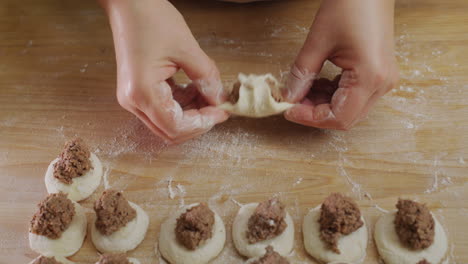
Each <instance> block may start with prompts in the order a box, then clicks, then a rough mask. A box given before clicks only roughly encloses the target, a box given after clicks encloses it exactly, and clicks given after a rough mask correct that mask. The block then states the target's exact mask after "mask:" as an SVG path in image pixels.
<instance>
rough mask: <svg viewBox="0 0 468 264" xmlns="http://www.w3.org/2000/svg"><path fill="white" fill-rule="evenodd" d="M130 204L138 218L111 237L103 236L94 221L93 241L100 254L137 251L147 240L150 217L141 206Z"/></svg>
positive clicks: (92, 228) (92, 227)
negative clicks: (144, 240) (145, 239)
mask: <svg viewBox="0 0 468 264" xmlns="http://www.w3.org/2000/svg"><path fill="white" fill-rule="evenodd" d="M128 203H129V204H130V206H131V207H132V208H133V209H135V211H136V217H135V218H133V220H131V221H130V222H128V223H127V224H126V225H125V226H124V227H121V228H119V229H118V230H117V231H115V232H113V233H112V234H111V235H108V236H106V235H103V234H101V232H99V230H98V229H97V228H96V224H95V223H96V219H94V221H93V224H92V225H91V240H92V241H93V244H94V246H95V247H96V249H97V250H99V252H105V253H125V252H127V251H130V250H133V249H135V248H136V247H137V246H138V245H139V244H140V243H141V241H143V239H144V238H145V235H146V231H147V230H148V225H149V217H148V215H147V214H146V212H145V211H144V210H143V209H142V208H141V207H140V206H138V205H136V204H134V203H132V202H130V201H129V202H128ZM94 217H95V218H96V216H94Z"/></svg>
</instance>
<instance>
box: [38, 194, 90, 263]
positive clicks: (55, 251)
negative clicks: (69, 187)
mask: <svg viewBox="0 0 468 264" xmlns="http://www.w3.org/2000/svg"><path fill="white" fill-rule="evenodd" d="M73 205H74V207H75V215H74V216H73V219H72V221H71V223H70V225H69V226H68V228H67V229H66V230H65V231H63V233H62V234H61V236H60V238H58V239H50V238H48V237H46V236H42V235H36V234H34V233H31V232H29V246H30V247H31V249H32V250H34V251H35V252H37V253H39V254H41V255H43V256H46V257H53V256H55V257H68V256H71V255H73V254H75V253H76V252H77V251H78V250H79V249H80V248H81V245H82V244H83V240H84V238H85V236H86V225H87V219H86V214H85V211H84V208H83V207H81V205H79V204H78V203H76V202H73Z"/></svg>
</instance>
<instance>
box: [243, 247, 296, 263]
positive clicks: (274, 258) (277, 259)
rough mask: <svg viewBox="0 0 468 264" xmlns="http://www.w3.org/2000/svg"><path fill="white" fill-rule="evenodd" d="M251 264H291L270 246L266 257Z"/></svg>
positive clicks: (267, 248)
mask: <svg viewBox="0 0 468 264" xmlns="http://www.w3.org/2000/svg"><path fill="white" fill-rule="evenodd" d="M251 264H289V261H288V260H287V259H286V258H284V257H283V256H281V255H280V254H278V253H277V252H275V251H274V250H273V247H272V246H268V247H266V253H265V255H263V256H262V257H261V258H259V259H258V260H256V261H254V262H252V263H251Z"/></svg>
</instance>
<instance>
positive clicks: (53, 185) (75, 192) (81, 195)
mask: <svg viewBox="0 0 468 264" xmlns="http://www.w3.org/2000/svg"><path fill="white" fill-rule="evenodd" d="M89 159H90V160H91V165H92V166H93V168H92V169H90V170H89V171H88V172H87V173H86V174H85V175H83V176H80V177H76V178H73V182H72V183H71V184H65V183H63V182H61V181H59V180H57V179H56V178H55V177H54V164H55V163H56V162H57V161H59V159H58V158H57V159H54V160H53V161H52V162H51V163H50V164H49V167H48V168H47V172H46V174H45V185H46V188H47V192H48V193H58V192H63V193H66V194H68V199H70V200H72V201H77V202H78V201H81V200H84V199H86V198H88V197H89V196H90V195H91V194H92V193H93V192H94V191H95V190H96V189H97V187H98V186H99V184H100V183H101V178H102V164H101V161H100V160H99V158H98V157H97V156H96V155H94V153H91V156H90V158H89Z"/></svg>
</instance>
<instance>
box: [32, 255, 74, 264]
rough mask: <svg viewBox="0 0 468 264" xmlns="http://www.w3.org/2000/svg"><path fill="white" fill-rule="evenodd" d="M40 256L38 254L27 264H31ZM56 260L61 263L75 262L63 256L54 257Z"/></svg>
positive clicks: (70, 263)
mask: <svg viewBox="0 0 468 264" xmlns="http://www.w3.org/2000/svg"><path fill="white" fill-rule="evenodd" d="M40 257H41V256H38V257H37V258H35V259H33V260H32V261H31V262H29V264H33V263H34V261H36V259H39V258H40ZM54 258H55V260H56V261H58V262H60V263H62V264H75V262H71V261H69V260H68V259H66V258H64V257H54Z"/></svg>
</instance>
